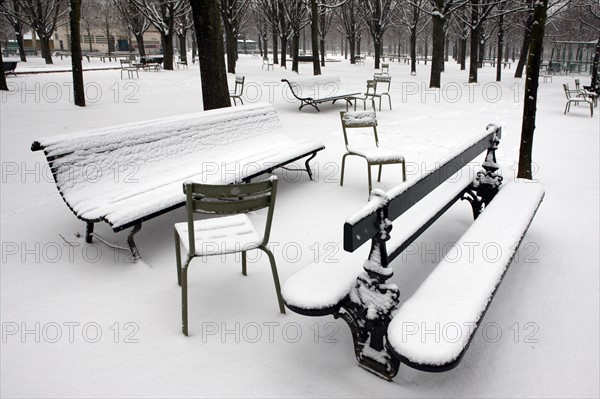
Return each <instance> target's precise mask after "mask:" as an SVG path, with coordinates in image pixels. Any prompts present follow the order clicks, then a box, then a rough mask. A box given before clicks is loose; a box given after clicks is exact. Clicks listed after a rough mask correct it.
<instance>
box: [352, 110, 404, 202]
mask: <svg viewBox="0 0 600 399" xmlns="http://www.w3.org/2000/svg"><path fill="white" fill-rule="evenodd" d="M340 118H341V120H342V130H343V132H344V142H345V143H346V150H347V152H346V153H345V154H344V156H343V157H342V176H341V179H340V186H343V185H344V171H345V166H346V157H347V156H349V155H356V156H359V157H362V158H364V159H365V160H366V161H367V176H368V179H369V195H370V194H371V190H372V188H373V187H372V184H371V166H373V165H376V166H379V173H378V175H377V181H378V182H380V181H381V169H382V166H383V165H388V164H402V181H406V162H405V160H404V156H403V155H402V154H399V153H398V152H396V151H392V150H387V149H385V148H381V147H379V138H378V137H377V118H376V115H375V111H357V112H344V111H341V112H340ZM351 128H363V129H364V128H372V129H373V136H374V138H375V146H372V145H371V146H353V145H350V143H349V141H348V132H347V129H351Z"/></svg>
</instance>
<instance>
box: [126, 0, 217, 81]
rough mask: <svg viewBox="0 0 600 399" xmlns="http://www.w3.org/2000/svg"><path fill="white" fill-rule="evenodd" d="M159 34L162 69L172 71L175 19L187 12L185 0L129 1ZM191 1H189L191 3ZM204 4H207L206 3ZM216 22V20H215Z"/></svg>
mask: <svg viewBox="0 0 600 399" xmlns="http://www.w3.org/2000/svg"><path fill="white" fill-rule="evenodd" d="M131 1H133V3H134V4H135V5H136V7H137V8H138V10H139V11H140V12H141V13H142V14H143V15H144V16H146V18H148V19H149V20H150V22H151V23H152V25H154V27H155V28H156V30H158V31H159V32H160V38H161V43H162V48H163V68H164V69H168V70H173V34H174V32H175V29H174V25H175V19H176V18H177V17H178V16H179V15H181V14H183V13H185V12H187V6H188V2H187V1H186V0H131ZM191 1H192V0H190V2H191ZM206 3H209V2H208V1H207V2H206ZM215 21H218V20H215Z"/></svg>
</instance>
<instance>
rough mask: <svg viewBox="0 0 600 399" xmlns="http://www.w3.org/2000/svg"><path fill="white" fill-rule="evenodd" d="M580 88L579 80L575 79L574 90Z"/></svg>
mask: <svg viewBox="0 0 600 399" xmlns="http://www.w3.org/2000/svg"><path fill="white" fill-rule="evenodd" d="M580 88H581V87H580V86H579V79H575V90H579V89H580Z"/></svg>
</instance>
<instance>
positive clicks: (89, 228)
mask: <svg viewBox="0 0 600 399" xmlns="http://www.w3.org/2000/svg"><path fill="white" fill-rule="evenodd" d="M93 234H94V223H92V222H87V224H86V226H85V242H87V243H88V244H91V243H92V235H93Z"/></svg>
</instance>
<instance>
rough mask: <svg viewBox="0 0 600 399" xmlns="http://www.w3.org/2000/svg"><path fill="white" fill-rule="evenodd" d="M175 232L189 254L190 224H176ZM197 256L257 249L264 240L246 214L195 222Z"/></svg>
mask: <svg viewBox="0 0 600 399" xmlns="http://www.w3.org/2000/svg"><path fill="white" fill-rule="evenodd" d="M175 230H177V233H178V234H179V237H180V238H181V244H182V245H183V247H184V248H185V250H186V252H187V253H188V254H189V241H188V224H187V222H182V223H176V224H175ZM194 233H195V238H196V253H195V255H197V256H208V255H220V254H228V253H234V252H240V251H242V250H243V251H246V250H250V249H255V248H258V247H259V246H260V244H261V243H262V238H261V236H260V235H259V234H258V232H257V231H256V229H255V228H254V225H253V224H252V222H251V221H250V218H248V216H246V215H245V214H240V215H233V216H225V217H219V218H215V219H205V220H196V221H194Z"/></svg>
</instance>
